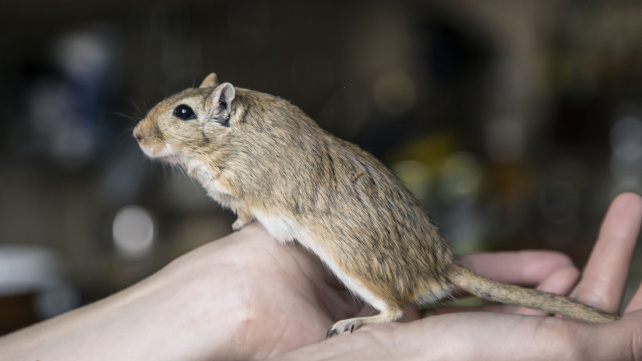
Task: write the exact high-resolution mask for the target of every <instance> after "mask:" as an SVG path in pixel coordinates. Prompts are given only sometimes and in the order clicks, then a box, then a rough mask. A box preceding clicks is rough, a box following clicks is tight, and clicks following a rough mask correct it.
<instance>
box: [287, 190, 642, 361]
mask: <svg viewBox="0 0 642 361" xmlns="http://www.w3.org/2000/svg"><path fill="white" fill-rule="evenodd" d="M641 221H642V198H640V196H638V195H636V194H631V193H628V194H622V195H619V196H618V197H616V198H615V199H614V200H613V202H612V204H611V207H610V208H609V210H608V212H607V214H606V217H605V219H604V222H603V224H602V227H601V231H600V234H599V237H598V240H597V243H596V244H595V247H594V249H593V252H592V255H591V257H590V259H589V261H588V263H587V266H586V268H585V270H584V272H583V274H582V277H581V279H580V280H579V282H578V283H577V285H575V286H574V287H573V284H574V283H575V282H574V280H575V279H576V275H577V273H576V271H575V270H573V268H572V267H570V266H568V265H567V266H564V265H563V263H564V262H563V260H561V259H558V261H554V262H560V261H561V263H560V264H558V265H559V266H560V267H553V268H550V269H549V270H548V271H545V272H543V273H542V269H539V270H538V269H537V268H532V267H533V266H534V265H535V264H536V263H533V262H530V260H528V258H530V257H531V256H532V254H529V253H522V254H506V255H502V254H494V255H479V256H475V257H469V258H467V259H466V261H465V262H466V264H467V266H469V267H471V268H473V270H475V271H476V272H479V273H481V274H484V275H486V276H489V277H494V278H497V279H502V280H504V281H511V279H510V278H515V279H513V280H512V281H522V282H523V281H540V282H536V283H538V288H540V289H544V290H547V291H560V292H561V293H566V292H565V291H568V290H570V295H571V296H572V297H573V298H575V299H576V300H577V301H579V302H582V303H586V304H589V305H592V306H595V307H598V308H600V309H603V310H605V311H609V312H617V311H618V310H619V309H620V305H621V302H622V297H623V293H624V286H625V283H626V279H627V275H628V269H629V265H630V261H631V257H632V254H633V251H634V249H635V244H636V242H637V238H638V235H639V232H640V222H641ZM542 255H543V256H544V257H545V258H547V259H549V261H550V257H547V256H545V254H542ZM519 258H524V260H525V262H524V263H522V264H523V266H522V267H519V262H516V261H517V260H518V259H519ZM506 261H508V262H506ZM498 264H501V266H502V267H501V268H502V269H503V268H504V267H505V266H506V264H508V265H509V268H513V267H516V266H517V267H516V268H514V271H517V272H506V271H505V270H504V272H500V269H499V268H497V267H495V266H496V265H498ZM547 267H548V266H547ZM550 271H552V272H550ZM547 272H548V276H546V277H544V278H541V279H539V280H538V278H540V277H541V276H542V274H546V273H547ZM510 274H513V275H516V277H510ZM507 276H508V277H507ZM495 310H500V311H503V312H520V313H522V312H524V310H521V309H517V310H516V309H515V308H511V307H500V308H496V307H495ZM452 311H453V310H452V309H450V310H446V311H445V314H441V315H437V316H430V317H427V318H425V319H422V320H418V321H415V322H409V323H389V324H379V325H368V326H366V327H363V328H361V329H359V330H358V331H356V332H354V333H353V334H346V335H341V336H340V337H334V338H332V339H329V340H326V341H323V342H319V343H315V344H312V345H309V346H307V347H303V348H301V349H298V350H295V351H293V352H290V353H287V354H284V355H281V356H280V357H278V358H277V359H278V360H298V359H307V360H316V359H323V360H332V359H344V358H345V357H346V356H349V357H350V358H351V359H367V360H383V359H395V360H403V359H444V360H449V359H453V360H468V359H475V360H486V359H489V360H502V359H507V360H514V359H551V360H553V359H554V360H566V359H579V360H639V359H640V357H641V355H642V341H641V339H640V335H642V287H640V288H639V289H638V290H637V292H636V293H635V295H634V296H633V299H632V300H631V302H630V303H629V304H628V306H627V307H626V308H625V310H624V315H623V317H622V319H620V320H618V321H615V322H610V323H606V324H585V323H579V322H574V321H570V320H566V319H563V318H559V317H540V316H537V317H533V316H527V315H515V314H510V313H488V312H465V313H464V312H457V313H452ZM458 311H461V309H459V310H458ZM533 312H535V311H532V312H531V311H528V313H533Z"/></svg>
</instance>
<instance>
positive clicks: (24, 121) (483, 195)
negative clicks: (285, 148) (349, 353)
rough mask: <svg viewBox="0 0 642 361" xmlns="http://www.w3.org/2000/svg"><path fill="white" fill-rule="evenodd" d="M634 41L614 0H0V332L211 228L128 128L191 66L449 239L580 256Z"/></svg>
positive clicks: (639, 72) (637, 160) (635, 58)
mask: <svg viewBox="0 0 642 361" xmlns="http://www.w3.org/2000/svg"><path fill="white" fill-rule="evenodd" d="M640 34H642V3H640V2H637V1H623V0H622V1H618V0H611V1H595V0H590V1H577V0H523V1H510V0H487V1H483V2H480V1H475V0H423V1H419V0H416V1H399V0H378V1H345V0H342V1H336V0H323V1H297V0H277V1H245V0H244V1H226V2H223V1H215V0H211V1H195V0H183V1H168V0H162V1H142V0H128V1H123V0H109V1H108V0H94V1H77V0H59V1H56V2H51V1H45V0H20V1H18V0H3V1H2V3H1V4H0V334H1V333H6V332H9V331H11V330H14V329H16V328H19V327H22V326H25V325H27V324H29V323H32V322H35V321H38V320H41V319H44V318H47V317H51V316H54V315H56V314H59V313H61V312H64V311H66V310H69V309H72V308H74V307H78V306H81V305H83V304H86V303H88V302H92V301H95V300H97V299H99V298H102V297H105V296H107V295H109V294H111V293H113V292H116V291H118V290H120V289H122V288H124V287H127V286H128V285H131V284H132V283H134V282H137V281H139V280H141V279H142V278H144V277H146V276H148V275H149V274H151V273H153V272H154V271H156V270H158V269H159V268H161V267H162V266H163V265H165V264H167V263H168V262H170V261H171V260H172V259H174V258H176V257H177V256H179V255H181V254H183V253H185V252H188V251H189V250H191V249H193V248H195V247H197V246H199V245H201V244H203V243H206V242H209V241H212V240H214V239H216V238H218V237H221V236H223V235H225V234H227V233H229V232H231V228H230V225H231V223H232V221H233V219H234V218H233V216H232V215H231V214H230V213H229V212H225V211H223V210H221V208H220V207H219V206H218V205H217V204H216V203H215V202H213V201H211V200H210V199H209V198H207V196H206V195H205V193H204V191H203V190H202V188H201V187H200V186H199V185H198V184H197V183H196V182H194V181H191V180H190V179H188V178H187V177H185V176H184V175H182V174H179V172H175V171H172V169H171V168H170V167H167V166H163V165H162V164H158V163H153V162H151V161H149V160H147V159H145V158H144V157H143V154H142V152H141V151H140V150H139V148H138V146H137V145H136V144H135V141H134V140H133V138H132V136H131V130H132V129H133V127H134V126H135V124H136V123H137V121H138V120H140V119H141V118H142V117H143V116H144V115H145V114H146V112H147V111H148V110H149V109H150V108H151V107H152V106H153V105H154V104H155V103H156V102H158V101H159V100H161V99H162V98H164V97H166V96H168V95H170V94H171V93H173V92H175V91H178V90H181V89H183V88H186V87H189V86H193V85H198V84H199V83H200V82H201V80H202V79H203V78H204V77H205V76H206V75H207V74H208V73H209V72H216V73H217V74H218V76H219V79H220V80H221V81H229V82H232V83H233V84H234V85H236V86H241V87H245V88H251V89H255V90H259V91H263V92H268V93H272V94H276V95H279V96H281V97H283V98H286V99H289V100H291V101H292V102H293V103H294V104H296V105H298V106H300V107H301V108H302V109H303V110H304V111H305V112H306V113H308V114H309V115H310V116H311V117H312V118H314V119H315V120H316V121H318V122H319V123H320V124H321V126H322V127H324V128H325V129H327V130H329V131H331V132H332V133H334V134H336V135H338V136H340V137H342V138H344V139H348V140H350V141H352V142H354V143H357V144H359V145H360V146H361V147H363V148H364V149H366V150H368V151H370V152H372V153H373V154H375V155H376V156H377V157H379V158H380V159H382V160H383V161H384V162H385V163H386V164H387V165H389V166H390V167H391V168H392V169H393V170H394V171H395V172H397V174H398V175H399V176H400V177H401V178H402V180H403V181H404V182H405V183H406V184H407V185H408V187H409V188H410V189H411V190H412V191H413V192H414V193H415V194H416V195H417V197H419V198H420V199H421V201H422V202H423V204H424V205H425V207H426V208H427V209H428V210H429V212H430V213H431V214H432V215H433V217H434V218H435V220H436V221H437V222H438V223H439V224H440V225H441V226H442V227H443V229H444V232H445V234H446V235H447V236H448V238H449V240H450V242H451V243H452V244H453V246H454V247H455V249H456V250H457V251H458V252H459V253H469V252H476V251H485V250H516V249H527V248H538V249H554V250H559V251H562V252H565V253H567V254H569V255H570V256H571V257H572V258H573V260H574V261H575V262H576V264H577V265H578V266H579V267H581V266H582V265H583V264H584V263H585V262H586V259H587V257H588V254H589V251H590V249H591V246H592V244H593V242H594V240H595V239H596V236H597V230H598V227H599V225H600V221H601V218H602V216H603V215H604V212H605V211H606V207H607V206H608V204H609V202H610V200H611V199H612V197H613V196H614V195H615V194H617V193H618V192H621V191H626V190H631V191H637V192H640V191H642V37H640ZM640 259H641V256H640V253H639V252H638V256H637V258H636V261H635V262H634V267H633V269H632V277H631V278H632V280H631V281H632V282H635V283H636V284H637V282H639V280H640V278H642V267H641V266H640V264H641V262H640Z"/></svg>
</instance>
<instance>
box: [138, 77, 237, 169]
mask: <svg viewBox="0 0 642 361" xmlns="http://www.w3.org/2000/svg"><path fill="white" fill-rule="evenodd" d="M235 95H236V90H235V89H234V86H232V84H230V83H223V84H218V79H217V77H216V74H214V73H212V74H210V75H208V76H207V77H206V78H205V80H203V82H202V83H201V85H200V86H199V87H198V88H189V89H186V90H183V91H182V92H180V93H177V94H175V95H172V96H171V97H169V98H166V99H164V100H163V101H161V102H160V103H158V104H157V105H156V106H155V107H154V108H153V109H152V110H151V111H150V112H149V113H148V114H147V116H146V117H145V119H143V120H141V121H140V123H138V125H137V126H136V128H135V129H134V138H136V140H137V141H138V144H139V145H140V147H141V149H142V150H143V152H145V154H147V155H148V156H149V157H151V158H159V159H162V160H166V161H169V162H179V161H181V160H182V159H186V158H185V157H188V158H189V157H193V156H194V155H197V154H201V153H202V152H207V151H208V150H212V149H209V148H215V147H217V146H218V145H220V144H222V143H224V142H225V139H226V137H227V136H228V135H229V132H230V126H231V124H230V123H231V122H233V121H234V120H233V117H232V115H233V113H234V110H235V108H234V104H233V101H234V97H235ZM188 158H187V159H188Z"/></svg>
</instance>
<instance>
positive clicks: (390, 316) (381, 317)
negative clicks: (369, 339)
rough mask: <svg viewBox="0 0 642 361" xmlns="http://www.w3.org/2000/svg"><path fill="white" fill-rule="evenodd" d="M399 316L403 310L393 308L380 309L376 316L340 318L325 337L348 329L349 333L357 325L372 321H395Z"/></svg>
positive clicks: (356, 327) (357, 326)
mask: <svg viewBox="0 0 642 361" xmlns="http://www.w3.org/2000/svg"><path fill="white" fill-rule="evenodd" d="M401 316H403V310H399V309H394V310H384V311H381V312H380V313H379V314H378V315H376V316H369V317H356V318H349V319H347V320H341V321H339V322H337V323H335V324H334V325H332V328H330V329H329V330H328V333H327V335H326V337H328V338H330V337H332V336H334V335H338V334H340V333H343V332H346V331H350V333H352V331H354V330H356V329H358V328H359V327H361V326H364V325H368V324H372V323H385V322H393V321H397V320H398V319H400V318H401Z"/></svg>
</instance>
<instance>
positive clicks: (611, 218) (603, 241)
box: [571, 193, 642, 312]
mask: <svg viewBox="0 0 642 361" xmlns="http://www.w3.org/2000/svg"><path fill="white" fill-rule="evenodd" d="M641 221H642V198H641V197H640V196H639V195H637V194H635V193H623V194H620V195H618V196H617V197H616V198H615V199H614V200H613V202H612V203H611V206H610V207H609V209H608V211H607V213H606V216H605V217H604V221H603V222H602V227H601V228H600V233H599V236H598V239H597V242H596V243H595V246H594V247H593V251H592V252H591V256H590V257H589V260H588V263H587V264H586V268H585V269H584V272H583V274H582V278H581V280H580V282H579V283H578V285H577V287H576V288H575V290H574V291H573V292H572V293H571V296H572V297H574V298H575V299H576V300H577V301H579V302H582V303H586V304H588V305H591V306H594V307H598V308H600V309H602V310H604V311H607V312H618V311H619V310H620V307H621V303H622V296H623V294H624V289H625V284H626V280H627V277H628V274H629V265H630V264H631V258H632V256H633V251H634V249H635V244H636V242H637V238H638V234H639V232H640V222H641Z"/></svg>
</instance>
